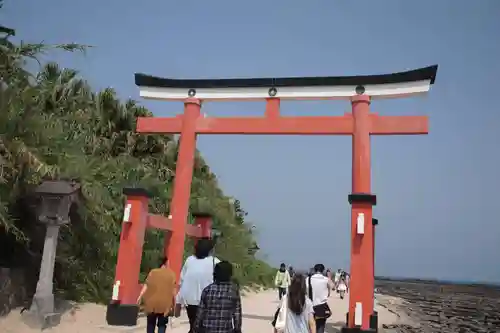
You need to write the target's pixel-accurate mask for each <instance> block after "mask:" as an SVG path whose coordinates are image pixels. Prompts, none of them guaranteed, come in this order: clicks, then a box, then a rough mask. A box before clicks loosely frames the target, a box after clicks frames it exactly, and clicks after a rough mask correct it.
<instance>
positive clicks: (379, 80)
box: [135, 65, 438, 89]
mask: <svg viewBox="0 0 500 333" xmlns="http://www.w3.org/2000/svg"><path fill="white" fill-rule="evenodd" d="M437 69H438V65H433V66H428V67H423V68H419V69H414V70H410V71H406V72H398V73H391V74H378V75H358V76H323V77H286V78H234V79H168V78H161V77H156V76H152V75H146V74H141V73H136V74H135V84H136V85H137V86H139V87H155V88H167V89H168V88H181V89H190V88H193V89H196V88H200V89H209V88H213V89H220V88H262V87H311V86H358V85H378V84H391V83H405V82H416V81H425V80H430V84H434V81H435V80H436V74H437Z"/></svg>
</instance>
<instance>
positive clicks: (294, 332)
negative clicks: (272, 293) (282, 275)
mask: <svg viewBox="0 0 500 333" xmlns="http://www.w3.org/2000/svg"><path fill="white" fill-rule="evenodd" d="M306 294H307V292H306V283H305V277H304V275H303V274H300V273H295V275H294V277H293V279H292V281H291V283H290V288H289V290H288V294H287V295H285V296H284V297H283V299H282V300H281V302H282V303H283V302H286V304H280V307H279V310H278V312H277V313H276V314H275V318H276V319H278V316H280V320H283V319H284V328H281V327H280V330H279V331H278V330H277V328H276V327H275V328H274V332H275V333H316V332H317V331H316V322H315V320H314V309H313V303H312V301H311V300H310V299H309V298H307V297H306ZM285 307H286V308H285ZM283 310H285V313H284V314H282V313H279V312H281V311H283ZM283 315H284V317H285V318H282V317H281V316H283ZM273 324H276V321H275V322H274V323H273Z"/></svg>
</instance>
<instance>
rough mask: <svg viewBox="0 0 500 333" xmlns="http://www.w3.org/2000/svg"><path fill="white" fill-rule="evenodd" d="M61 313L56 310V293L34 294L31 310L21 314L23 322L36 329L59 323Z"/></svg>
mask: <svg viewBox="0 0 500 333" xmlns="http://www.w3.org/2000/svg"><path fill="white" fill-rule="evenodd" d="M61 315H62V314H61V313H60V312H57V311H55V310H54V295H52V294H51V295H47V296H36V295H35V296H34V297H33V302H32V303H31V307H30V308H29V310H26V311H23V312H22V314H21V317H22V320H23V322H24V323H25V324H26V325H27V326H29V327H31V328H35V329H42V330H43V329H46V328H50V327H54V326H57V325H59V323H60V322H61Z"/></svg>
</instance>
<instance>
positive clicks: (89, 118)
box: [0, 26, 273, 301]
mask: <svg viewBox="0 0 500 333" xmlns="http://www.w3.org/2000/svg"><path fill="white" fill-rule="evenodd" d="M14 34H15V31H14V30H13V29H10V28H7V27H3V26H0V236H1V237H0V243H1V245H0V247H1V252H2V254H3V255H2V261H3V263H2V265H16V264H17V265H21V266H25V267H26V268H27V269H28V274H32V275H34V276H36V267H37V266H38V265H39V263H40V258H41V251H42V246H43V234H44V230H43V227H40V226H38V225H37V224H36V223H35V221H36V218H35V216H34V215H33V213H32V211H33V210H32V205H31V201H30V193H31V192H32V190H33V187H34V186H36V185H37V184H39V183H40V181H41V180H42V179H43V178H45V177H51V178H63V177H68V178H77V179H79V181H80V182H81V185H82V200H81V202H80V205H79V208H78V209H77V210H76V211H72V213H71V218H72V223H71V225H69V226H67V227H64V228H62V230H61V234H60V241H59V247H58V255H57V259H56V273H55V274H56V287H57V290H58V291H59V292H60V293H63V294H64V296H65V297H70V298H72V299H76V300H87V301H106V300H108V299H109V296H110V289H111V286H112V283H113V276H114V268H115V263H116V254H117V249H118V242H119V234H120V230H121V217H122V214H123V211H122V209H123V202H124V198H123V195H122V189H123V188H124V187H126V186H130V185H136V186H141V187H144V188H147V189H149V190H150V191H152V193H153V194H154V199H152V200H151V205H150V212H152V213H156V214H168V211H169V203H170V201H171V198H172V179H173V177H175V161H176V156H177V142H176V140H174V138H173V137H172V136H159V135H142V134H141V135H139V134H136V133H135V131H134V130H135V125H136V118H137V117H139V116H146V117H148V116H152V114H151V112H149V111H148V110H147V109H145V108H144V107H142V106H140V105H138V104H137V103H136V102H135V101H133V100H126V101H120V100H119V99H118V98H117V96H116V92H115V91H114V90H113V89H111V88H107V89H104V90H102V91H99V92H94V91H92V89H91V87H90V86H89V85H88V83H87V82H86V81H85V80H84V79H82V78H81V77H80V76H79V75H78V72H77V71H76V70H73V69H68V68H61V67H60V66H59V65H58V64H57V63H45V64H40V67H39V71H38V72H36V73H33V72H30V71H29V70H27V69H26V68H27V63H28V62H29V61H38V60H37V56H39V55H40V54H41V53H43V52H45V51H47V50H49V49H51V50H53V49H60V50H61V51H64V52H66V51H68V52H72V51H82V50H83V51H84V50H86V49H87V47H85V46H82V45H76V44H64V45H51V46H50V45H46V44H43V43H40V44H26V43H23V42H20V43H14V42H12V36H14ZM230 199H231V198H229V197H227V196H226V195H224V193H223V191H222V190H221V189H220V187H219V186H218V183H217V178H216V176H215V175H214V174H213V173H212V172H211V171H210V168H209V166H208V165H207V164H206V163H205V161H204V160H203V158H202V157H201V156H200V154H199V153H197V155H196V161H195V170H194V177H193V188H192V198H191V203H190V210H191V211H192V212H193V211H203V212H207V213H211V214H213V216H214V224H215V227H216V228H218V229H219V230H221V231H222V232H223V235H224V236H223V237H222V239H221V240H220V244H219V245H218V246H217V254H218V256H219V257H221V258H223V259H226V260H229V261H231V262H233V263H234V264H235V266H236V277H237V279H238V280H239V281H240V282H241V283H243V284H247V283H256V284H267V283H269V282H270V281H271V279H272V273H273V272H272V270H271V268H270V267H269V266H268V265H267V264H266V263H265V262H263V261H261V260H258V259H257V258H255V257H254V255H253V254H251V252H249V251H248V249H249V248H252V247H253V246H255V244H256V243H255V239H254V238H253V235H252V228H249V227H248V225H247V223H246V222H245V216H246V212H245V211H244V210H243V209H242V208H241V203H240V202H239V201H237V200H230ZM162 246H163V234H162V233H161V232H159V231H148V232H147V235H146V240H145V245H144V254H143V261H142V271H143V273H144V272H145V271H147V270H148V269H150V268H152V267H154V266H156V264H157V262H158V259H159V256H160V255H161V253H162ZM186 249H187V251H188V252H190V245H189V241H188V245H187V247H186Z"/></svg>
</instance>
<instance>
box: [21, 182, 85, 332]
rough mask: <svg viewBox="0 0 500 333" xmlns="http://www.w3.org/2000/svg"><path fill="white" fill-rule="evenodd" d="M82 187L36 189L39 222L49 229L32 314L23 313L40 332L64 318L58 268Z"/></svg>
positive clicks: (47, 185)
mask: <svg viewBox="0 0 500 333" xmlns="http://www.w3.org/2000/svg"><path fill="white" fill-rule="evenodd" d="M79 190H80V185H79V184H78V183H76V182H75V181H65V180H46V181H44V182H43V183H42V184H40V185H39V186H38V187H37V188H36V189H35V194H36V196H37V198H38V204H37V207H36V213H37V217H38V222H39V223H41V224H44V225H45V226H46V228H47V229H46V233H45V242H44V246H43V256H42V262H41V264H40V275H39V278H38V283H37V286H36V292H35V295H34V296H33V300H32V303H31V306H30V308H29V310H28V311H25V312H23V319H24V321H25V323H26V324H28V325H29V326H31V327H36V328H42V329H44V328H47V327H50V326H54V325H57V323H58V322H59V320H60V314H58V313H56V311H55V308H54V292H53V278H54V264H55V259H56V249H57V239H58V236H59V228H60V227H61V226H62V225H64V224H68V223H69V222H70V217H69V212H70V208H71V205H72V204H73V202H75V200H76V199H77V197H78V193H79Z"/></svg>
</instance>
